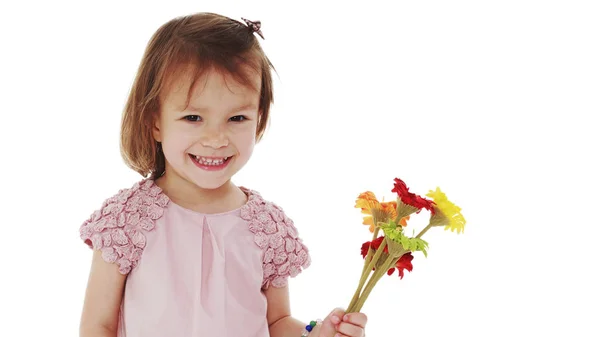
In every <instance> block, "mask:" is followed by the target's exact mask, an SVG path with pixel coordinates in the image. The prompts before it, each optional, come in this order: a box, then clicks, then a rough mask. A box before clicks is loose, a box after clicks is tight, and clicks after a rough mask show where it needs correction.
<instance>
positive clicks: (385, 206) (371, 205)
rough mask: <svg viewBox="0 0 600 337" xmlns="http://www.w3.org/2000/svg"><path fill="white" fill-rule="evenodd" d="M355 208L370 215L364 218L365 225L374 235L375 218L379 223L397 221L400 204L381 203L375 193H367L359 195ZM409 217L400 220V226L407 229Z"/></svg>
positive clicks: (392, 202) (391, 202)
mask: <svg viewBox="0 0 600 337" xmlns="http://www.w3.org/2000/svg"><path fill="white" fill-rule="evenodd" d="M354 207H355V208H360V209H361V212H362V213H363V214H368V216H365V217H364V218H363V224H364V225H367V226H369V231H370V232H371V233H373V231H374V230H375V222H374V220H373V217H376V218H377V221H380V222H388V220H390V219H391V220H396V217H397V216H398V214H397V213H396V208H397V207H398V203H397V202H395V201H388V202H379V200H377V198H376V197H375V194H374V193H373V192H370V191H367V192H364V193H361V194H359V196H358V198H357V199H356V205H355V206H354ZM408 218H409V217H404V218H402V219H401V220H400V224H401V225H402V226H404V227H406V220H408Z"/></svg>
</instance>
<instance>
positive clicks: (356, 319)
mask: <svg viewBox="0 0 600 337" xmlns="http://www.w3.org/2000/svg"><path fill="white" fill-rule="evenodd" d="M343 320H344V322H347V323H352V324H354V325H358V326H360V327H361V328H364V327H366V326H367V315H365V314H363V313H360V312H353V313H350V314H346V315H344V318H343Z"/></svg>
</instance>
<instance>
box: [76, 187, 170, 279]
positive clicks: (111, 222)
mask: <svg viewBox="0 0 600 337" xmlns="http://www.w3.org/2000/svg"><path fill="white" fill-rule="evenodd" d="M168 203H169V198H168V197H167V196H166V195H165V194H163V192H162V190H161V189H160V187H158V186H157V185H155V184H154V181H153V180H150V179H146V180H142V181H141V182H138V183H136V184H135V185H133V187H131V188H128V189H123V190H120V191H119V192H118V193H117V194H116V195H114V196H113V197H111V198H109V199H107V200H106V201H104V203H103V204H102V206H101V207H100V208H99V209H98V210H97V211H95V212H94V213H93V214H92V215H91V216H90V217H89V218H88V219H87V220H86V221H85V222H84V223H83V224H82V225H81V227H80V229H79V235H80V237H81V239H82V240H83V241H84V242H85V243H86V244H87V245H88V246H89V247H90V248H92V249H94V250H100V251H101V252H102V258H103V259H104V260H105V261H106V262H108V263H116V264H117V265H118V266H119V272H120V273H121V274H128V273H129V272H130V271H131V270H132V269H133V268H135V267H136V265H137V264H138V262H139V260H140V258H141V256H142V253H143V250H144V247H145V246H146V235H145V233H146V232H150V231H152V230H153V229H154V226H155V222H156V220H157V219H159V218H160V217H162V215H163V213H164V209H165V207H166V206H167V205H168Z"/></svg>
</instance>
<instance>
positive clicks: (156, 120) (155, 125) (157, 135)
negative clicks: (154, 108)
mask: <svg viewBox="0 0 600 337" xmlns="http://www.w3.org/2000/svg"><path fill="white" fill-rule="evenodd" d="M152 115H153V117H152V137H154V140H155V141H157V142H159V143H160V142H162V134H161V132H160V130H161V129H160V114H159V113H154V114H152Z"/></svg>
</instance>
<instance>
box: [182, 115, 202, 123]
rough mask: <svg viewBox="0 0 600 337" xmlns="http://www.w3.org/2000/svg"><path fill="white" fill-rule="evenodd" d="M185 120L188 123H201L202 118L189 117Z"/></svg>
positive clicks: (196, 116)
mask: <svg viewBox="0 0 600 337" xmlns="http://www.w3.org/2000/svg"><path fill="white" fill-rule="evenodd" d="M183 118H184V119H185V120H187V121H188V122H199V121H201V120H202V117H200V116H198V115H189V116H185V117H183Z"/></svg>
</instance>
